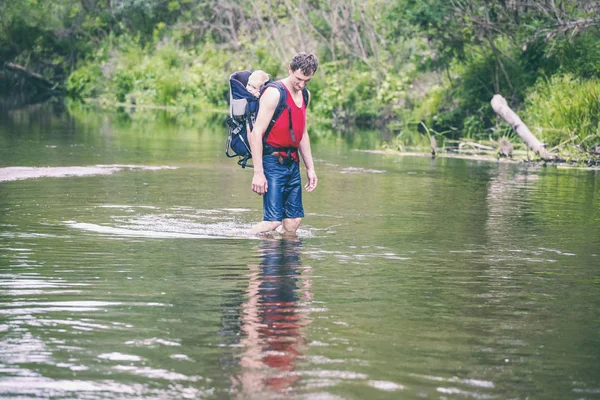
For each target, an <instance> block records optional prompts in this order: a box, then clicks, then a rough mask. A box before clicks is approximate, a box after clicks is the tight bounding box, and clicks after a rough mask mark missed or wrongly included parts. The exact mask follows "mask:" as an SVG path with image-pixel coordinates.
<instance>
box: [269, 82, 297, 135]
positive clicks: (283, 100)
mask: <svg viewBox="0 0 600 400" xmlns="http://www.w3.org/2000/svg"><path fill="white" fill-rule="evenodd" d="M266 86H267V88H269V87H274V88H276V89H277V90H278V91H279V102H278V103H277V107H275V111H274V112H273V116H272V117H271V121H270V122H269V126H268V127H267V130H266V131H265V134H264V135H263V143H266V142H267V136H269V133H271V129H273V125H275V122H277V119H278V118H279V117H280V116H281V114H282V113H283V110H285V109H286V108H288V107H287V90H286V89H285V87H284V86H283V83H281V82H279V81H274V82H271V83H268V84H267V85H266ZM265 90H266V89H265ZM290 115H291V114H290ZM290 123H291V122H290Z"/></svg>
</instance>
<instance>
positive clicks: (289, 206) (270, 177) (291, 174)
mask: <svg viewBox="0 0 600 400" xmlns="http://www.w3.org/2000/svg"><path fill="white" fill-rule="evenodd" d="M285 161H287V162H285ZM285 161H284V163H283V164H280V163H279V159H278V158H277V157H275V156H272V155H267V156H264V157H263V168H264V170H265V177H266V178H267V183H268V187H267V193H265V194H264V196H263V212H264V218H263V221H282V220H283V219H285V218H302V217H304V208H303V207H302V183H301V180H300V163H297V162H293V161H292V160H289V159H288V160H285Z"/></svg>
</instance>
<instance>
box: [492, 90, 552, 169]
mask: <svg viewBox="0 0 600 400" xmlns="http://www.w3.org/2000/svg"><path fill="white" fill-rule="evenodd" d="M492 108H493V109H494V111H495V112H496V114H498V115H499V116H501V117H502V118H503V119H504V120H505V121H506V122H507V123H508V124H509V125H510V126H511V127H512V128H513V129H514V130H515V132H516V133H517V135H519V137H520V138H521V139H522V140H523V142H525V144H526V145H527V146H528V147H529V148H530V149H531V150H533V151H534V152H535V153H536V154H539V156H540V157H541V158H542V159H543V160H555V159H556V157H555V155H554V154H552V153H550V152H549V151H548V150H546V148H545V147H544V145H543V144H542V143H540V141H539V140H537V138H536V137H535V136H534V135H533V133H531V131H530V130H529V128H528V127H527V125H525V124H524V123H523V121H522V120H521V118H519V116H518V115H517V114H516V113H515V112H514V111H513V110H511V109H510V107H509V106H508V103H507V102H506V99H504V97H502V96H500V95H499V94H497V95H494V97H493V98H492Z"/></svg>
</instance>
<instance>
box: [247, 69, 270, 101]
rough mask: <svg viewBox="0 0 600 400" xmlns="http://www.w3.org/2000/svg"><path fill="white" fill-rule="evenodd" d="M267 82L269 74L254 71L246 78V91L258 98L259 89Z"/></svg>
mask: <svg viewBox="0 0 600 400" xmlns="http://www.w3.org/2000/svg"><path fill="white" fill-rule="evenodd" d="M268 80H269V74H267V73H266V72H265V71H262V70H260V69H259V70H256V71H254V72H253V73H252V74H251V75H250V77H249V78H248V84H247V85H246V90H248V91H249V92H250V93H252V94H253V95H255V96H256V97H258V96H259V95H260V87H261V86H262V85H264V84H265V83H266V82H267V81H268Z"/></svg>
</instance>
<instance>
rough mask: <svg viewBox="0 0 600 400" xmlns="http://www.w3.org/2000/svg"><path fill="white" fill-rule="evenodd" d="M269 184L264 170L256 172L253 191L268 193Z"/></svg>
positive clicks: (260, 193)
mask: <svg viewBox="0 0 600 400" xmlns="http://www.w3.org/2000/svg"><path fill="white" fill-rule="evenodd" d="M267 189H269V185H268V184H267V178H266V177H265V173H264V172H255V173H254V176H253V177H252V191H253V192H254V193H256V194H258V195H260V196H262V195H263V194H265V193H267Z"/></svg>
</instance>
